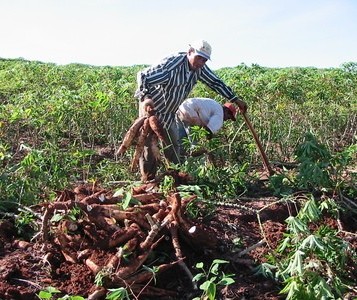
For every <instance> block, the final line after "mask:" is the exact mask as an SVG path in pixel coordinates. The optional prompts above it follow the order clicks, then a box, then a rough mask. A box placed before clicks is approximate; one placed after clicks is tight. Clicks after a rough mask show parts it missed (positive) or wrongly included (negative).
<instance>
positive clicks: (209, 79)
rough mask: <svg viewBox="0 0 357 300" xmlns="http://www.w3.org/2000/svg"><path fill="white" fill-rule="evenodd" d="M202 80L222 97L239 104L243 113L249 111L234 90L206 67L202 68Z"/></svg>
mask: <svg viewBox="0 0 357 300" xmlns="http://www.w3.org/2000/svg"><path fill="white" fill-rule="evenodd" d="M200 80H201V81H202V82H203V83H205V84H206V85H208V86H209V87H210V88H211V89H212V90H214V91H215V92H217V93H218V94H220V95H221V96H223V97H225V98H227V99H228V100H229V101H231V102H233V103H235V104H237V106H238V107H239V110H240V111H241V112H242V113H245V112H246V111H247V108H248V107H247V104H246V103H245V102H244V101H243V100H242V99H241V98H240V97H239V96H237V95H235V94H234V93H233V91H232V89H231V88H230V87H229V86H227V85H226V84H225V83H224V82H223V81H222V80H221V79H220V78H218V76H217V75H216V74H215V73H214V72H213V71H212V70H211V69H210V68H208V67H207V66H206V65H205V66H204V67H203V68H202V73H201V78H200Z"/></svg>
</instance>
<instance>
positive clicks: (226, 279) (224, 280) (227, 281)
mask: <svg viewBox="0 0 357 300" xmlns="http://www.w3.org/2000/svg"><path fill="white" fill-rule="evenodd" d="M234 282H235V280H234V279H233V278H230V277H224V278H222V279H221V280H220V281H219V282H218V283H217V285H230V284H232V283H234Z"/></svg>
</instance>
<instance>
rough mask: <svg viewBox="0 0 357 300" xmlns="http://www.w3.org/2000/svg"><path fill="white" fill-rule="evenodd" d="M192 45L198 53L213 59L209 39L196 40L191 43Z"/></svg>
mask: <svg viewBox="0 0 357 300" xmlns="http://www.w3.org/2000/svg"><path fill="white" fill-rule="evenodd" d="M190 47H192V48H193V49H194V50H195V52H196V54H197V55H199V56H202V57H204V58H206V59H211V53H212V47H211V45H210V44H208V42H207V41H205V40H198V41H194V42H192V43H191V44H190Z"/></svg>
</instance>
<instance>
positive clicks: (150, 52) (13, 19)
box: [0, 0, 357, 69]
mask: <svg viewBox="0 0 357 300" xmlns="http://www.w3.org/2000/svg"><path fill="white" fill-rule="evenodd" d="M197 39H205V40H207V41H208V42H209V43H210V44H211V46H212V56H211V58H212V60H211V61H209V62H208V63H207V64H208V65H209V66H210V67H211V68H212V69H219V68H222V67H234V66H237V65H240V64H242V63H244V64H246V65H251V64H258V65H260V66H264V67H292V66H300V67H309V66H313V67H318V68H325V67H326V68H329V67H339V66H341V64H342V63H345V62H357V0H249V1H248V0H179V1H170V0H0V58H20V57H21V58H24V59H27V60H37V61H42V62H51V63H56V64H69V63H81V64H88V65H94V66H105V65H109V66H132V65H138V64H151V63H155V62H156V61H158V60H159V59H161V58H163V57H165V56H166V55H168V54H171V53H175V52H179V51H187V49H188V44H189V43H190V42H192V41H194V40H197Z"/></svg>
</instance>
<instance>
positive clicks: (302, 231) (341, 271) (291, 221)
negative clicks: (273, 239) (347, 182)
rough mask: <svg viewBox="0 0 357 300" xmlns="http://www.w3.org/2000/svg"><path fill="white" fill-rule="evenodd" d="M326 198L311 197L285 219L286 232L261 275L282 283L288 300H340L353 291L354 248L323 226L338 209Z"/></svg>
mask: <svg viewBox="0 0 357 300" xmlns="http://www.w3.org/2000/svg"><path fill="white" fill-rule="evenodd" d="M335 209H336V203H335V202H334V201H332V200H331V199H326V200H325V201H323V202H321V203H320V204H319V203H318V202H317V201H316V200H315V199H314V198H313V196H311V197H310V199H309V200H308V201H306V203H305V204H304V205H303V207H302V208H301V209H300V211H299V213H298V215H297V216H295V217H294V216H290V217H288V218H287V219H286V223H287V232H286V234H285V237H284V239H283V240H282V241H281V242H280V244H279V246H278V248H277V249H276V252H275V253H272V254H271V255H269V261H268V263H265V264H263V265H261V266H260V267H259V268H258V273H259V274H262V275H264V276H269V277H273V278H275V279H277V280H278V281H281V282H282V284H283V288H282V290H281V291H280V293H281V294H285V295H286V299H296V300H298V299H340V298H342V297H343V295H344V294H345V293H346V291H348V290H349V289H350V288H351V284H352V283H351V282H349V279H348V278H349V271H350V270H349V268H348V267H347V268H346V265H354V264H356V262H357V256H356V253H355V252H354V251H353V249H352V247H351V245H350V244H349V243H348V242H346V241H345V240H343V239H342V238H340V237H339V236H338V232H337V230H336V229H333V228H332V227H330V226H328V225H326V224H324V222H323V212H324V211H325V210H328V211H330V210H332V211H333V210H335Z"/></svg>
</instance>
